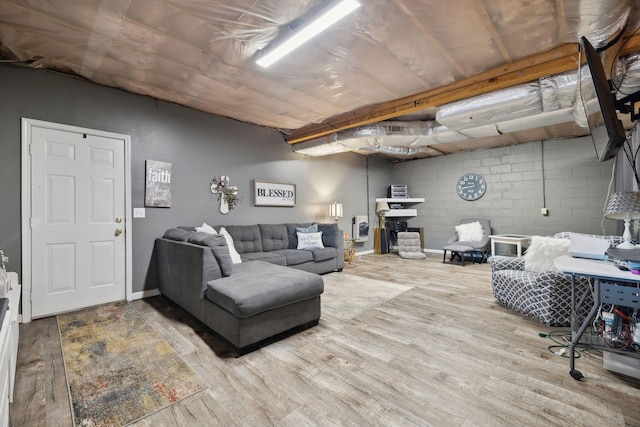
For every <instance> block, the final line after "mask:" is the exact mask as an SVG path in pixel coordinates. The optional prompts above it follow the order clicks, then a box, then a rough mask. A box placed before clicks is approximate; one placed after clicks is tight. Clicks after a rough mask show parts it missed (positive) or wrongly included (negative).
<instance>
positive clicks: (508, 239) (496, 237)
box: [489, 234, 531, 256]
mask: <svg viewBox="0 0 640 427" xmlns="http://www.w3.org/2000/svg"><path fill="white" fill-rule="evenodd" d="M489 237H490V238H491V256H494V255H495V254H496V243H505V244H507V245H516V249H517V252H518V256H522V245H527V244H529V242H530V241H531V236H523V235H521V234H492V235H490V236H489Z"/></svg>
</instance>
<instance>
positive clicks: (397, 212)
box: [376, 197, 424, 218]
mask: <svg viewBox="0 0 640 427" xmlns="http://www.w3.org/2000/svg"><path fill="white" fill-rule="evenodd" d="M377 202H387V203H388V204H389V206H391V205H402V207H401V208H397V209H391V210H390V211H389V212H387V213H386V214H385V215H384V216H385V217H387V218H403V217H405V218H406V217H412V216H417V215H418V210H417V209H415V208H414V207H413V206H414V205H417V204H419V203H423V202H424V198H422V197H402V198H399V197H398V198H389V197H383V198H378V199H376V203H377Z"/></svg>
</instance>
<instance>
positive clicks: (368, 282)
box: [322, 273, 413, 322]
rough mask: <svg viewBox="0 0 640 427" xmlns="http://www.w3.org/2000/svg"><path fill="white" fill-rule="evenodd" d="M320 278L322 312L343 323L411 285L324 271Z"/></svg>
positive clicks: (408, 288) (400, 292)
mask: <svg viewBox="0 0 640 427" xmlns="http://www.w3.org/2000/svg"><path fill="white" fill-rule="evenodd" d="M322 279H323V280H324V293H323V294H322V315H323V316H325V315H326V316H329V317H333V318H335V319H339V320H343V321H345V322H346V321H349V320H351V319H355V318H356V317H358V316H360V315H361V314H364V313H366V312H367V311H369V310H371V309H372V308H375V307H377V306H379V305H380V304H384V303H385V302H387V301H389V300H390V299H393V298H395V297H397V296H398V295H400V294H402V293H404V292H407V291H408V290H410V289H413V287H411V286H406V285H400V284H397V283H393V282H385V281H382V280H374V279H367V278H364V277H360V276H356V275H353V274H348V273H330V274H325V275H323V276H322Z"/></svg>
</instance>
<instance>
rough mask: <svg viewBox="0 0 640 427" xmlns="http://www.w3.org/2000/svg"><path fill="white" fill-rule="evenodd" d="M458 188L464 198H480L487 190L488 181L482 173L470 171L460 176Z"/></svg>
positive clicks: (459, 194)
mask: <svg viewBox="0 0 640 427" xmlns="http://www.w3.org/2000/svg"><path fill="white" fill-rule="evenodd" d="M456 190H457V191H458V196H460V197H462V198H463V199H464V200H478V199H479V198H480V197H482V196H484V193H485V192H486V191H487V183H486V182H485V180H484V178H483V177H481V176H480V175H476V174H475V173H468V174H466V175H462V176H461V177H460V179H459V180H458V185H457V186H456Z"/></svg>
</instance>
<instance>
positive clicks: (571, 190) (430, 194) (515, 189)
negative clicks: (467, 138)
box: [392, 136, 616, 249]
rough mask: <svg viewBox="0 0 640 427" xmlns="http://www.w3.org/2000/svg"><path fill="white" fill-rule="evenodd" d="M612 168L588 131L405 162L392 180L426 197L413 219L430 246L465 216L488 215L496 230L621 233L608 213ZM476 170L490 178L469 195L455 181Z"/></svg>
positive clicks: (394, 171) (436, 245)
mask: <svg viewBox="0 0 640 427" xmlns="http://www.w3.org/2000/svg"><path fill="white" fill-rule="evenodd" d="M612 169H613V160H609V161H607V162H604V163H599V162H598V161H597V159H596V155H595V151H594V148H593V142H592V140H591V137H590V136H587V137H583V138H574V139H564V140H551V141H544V142H532V143H527V144H521V145H514V146H509V147H500V148H495V149H487V150H478V151H472V152H466V153H460V154H452V155H447V156H440V157H436V158H429V159H420V160H412V161H406V162H399V163H395V164H394V165H393V167H392V179H393V182H392V183H393V184H405V183H406V184H407V185H408V190H409V195H410V197H424V199H425V202H424V203H422V204H419V205H417V206H416V207H417V209H418V216H417V217H415V218H411V219H409V226H410V227H424V232H425V247H426V248H427V249H441V248H442V246H444V244H445V243H446V241H447V239H449V237H451V235H452V234H453V230H454V226H455V225H456V224H458V221H459V220H460V219H461V218H465V217H483V218H488V219H489V220H491V225H492V232H493V234H505V233H509V234H524V235H543V236H546V235H553V234H555V233H557V232H560V231H573V232H580V233H591V234H615V229H616V221H613V220H610V219H606V218H605V219H604V220H603V206H604V205H605V203H606V200H607V195H608V187H609V183H610V181H611V176H612ZM471 172H473V173H477V174H480V175H482V176H483V177H484V178H485V180H486V182H487V192H486V193H485V195H484V196H483V197H482V198H480V199H479V200H476V201H465V200H463V199H461V198H460V197H459V196H458V195H457V192H456V184H457V182H458V179H459V178H460V177H461V176H462V175H464V174H466V173H471ZM611 191H612V192H613V187H612V188H611ZM543 207H546V208H547V209H548V215H547V216H543V215H542V214H541V208H543Z"/></svg>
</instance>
